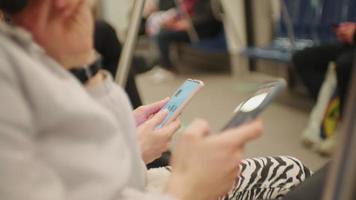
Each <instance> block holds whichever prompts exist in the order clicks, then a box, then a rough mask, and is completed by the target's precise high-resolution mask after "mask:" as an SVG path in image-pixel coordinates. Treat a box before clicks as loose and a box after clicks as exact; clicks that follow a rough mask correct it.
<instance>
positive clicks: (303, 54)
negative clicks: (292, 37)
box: [293, 22, 356, 105]
mask: <svg viewBox="0 0 356 200" xmlns="http://www.w3.org/2000/svg"><path fill="white" fill-rule="evenodd" d="M335 33H336V36H337V38H338V41H339V42H338V43H331V44H330V43H328V44H322V45H320V46H315V47H310V48H306V49H304V50H302V51H299V52H296V53H295V55H294V56H293V63H294V65H295V68H296V71H297V72H298V74H299V75H300V78H301V79H302V81H303V82H304V84H305V85H306V87H307V89H308V91H309V93H310V94H311V96H312V97H313V98H314V99H317V97H318V94H319V90H320V87H321V85H322V83H323V81H324V78H325V74H326V71H327V67H328V64H329V63H330V62H331V61H334V62H335V63H336V72H337V77H338V91H339V95H340V96H341V105H343V102H344V99H345V95H346V91H347V89H346V88H347V86H345V85H347V84H345V83H346V82H345V81H347V80H349V75H350V71H351V68H352V63H353V56H354V52H355V45H356V43H355V42H356V23H354V22H345V23H341V24H340V25H339V26H338V27H337V28H336V29H335Z"/></svg>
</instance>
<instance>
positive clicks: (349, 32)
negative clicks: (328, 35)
mask: <svg viewBox="0 0 356 200" xmlns="http://www.w3.org/2000/svg"><path fill="white" fill-rule="evenodd" d="M355 33H356V23H353V22H344V23H341V24H340V25H339V27H338V28H337V29H336V37H337V38H338V40H339V41H340V42H343V43H346V44H353V43H354V35H355Z"/></svg>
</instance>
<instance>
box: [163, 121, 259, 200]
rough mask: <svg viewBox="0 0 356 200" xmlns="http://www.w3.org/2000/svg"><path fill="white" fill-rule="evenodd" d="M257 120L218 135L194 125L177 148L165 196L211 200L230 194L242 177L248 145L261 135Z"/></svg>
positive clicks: (206, 128)
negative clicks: (241, 171)
mask: <svg viewBox="0 0 356 200" xmlns="http://www.w3.org/2000/svg"><path fill="white" fill-rule="evenodd" d="M262 129H263V128H262V123H261V121H259V120H257V121H255V122H252V123H250V124H247V125H244V126H241V127H239V128H235V129H230V130H227V131H225V132H223V133H221V134H219V135H212V136H208V137H207V135H208V134H209V133H210V129H209V126H208V124H207V123H206V122H205V121H203V120H198V121H195V122H194V123H193V124H192V125H191V126H190V127H189V128H188V129H187V131H186V134H185V135H183V136H182V139H181V141H180V142H179V143H178V144H177V146H176V149H175V151H174V152H173V158H172V163H171V164H172V175H171V179H170V181H169V183H168V185H167V188H166V192H167V193H169V194H171V195H173V196H174V197H176V198H177V199H181V200H211V199H218V198H219V197H221V196H223V195H225V194H227V193H228V192H229V190H231V188H232V187H233V184H234V183H235V180H236V177H237V176H238V175H239V173H240V171H239V168H238V166H239V163H240V160H241V159H242V154H243V150H244V146H245V144H246V143H247V142H248V141H249V140H252V139H255V138H257V137H259V136H260V135H261V132H262Z"/></svg>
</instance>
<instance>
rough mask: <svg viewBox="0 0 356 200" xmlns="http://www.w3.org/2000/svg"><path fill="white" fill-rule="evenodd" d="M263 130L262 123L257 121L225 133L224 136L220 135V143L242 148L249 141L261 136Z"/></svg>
mask: <svg viewBox="0 0 356 200" xmlns="http://www.w3.org/2000/svg"><path fill="white" fill-rule="evenodd" d="M262 130H263V124H262V121H261V120H255V121H253V122H251V123H249V124H246V125H243V126H240V127H238V128H235V129H230V130H228V131H225V132H223V134H221V135H219V140H220V142H222V143H224V144H230V145H232V146H234V147H235V148H241V147H242V146H243V145H245V143H247V142H248V141H251V140H254V139H256V138H258V137H259V136H261V134H262Z"/></svg>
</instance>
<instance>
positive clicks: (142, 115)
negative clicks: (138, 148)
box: [133, 97, 169, 126]
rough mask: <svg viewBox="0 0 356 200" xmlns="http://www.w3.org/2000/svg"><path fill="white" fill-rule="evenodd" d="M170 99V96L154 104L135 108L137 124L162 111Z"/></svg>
mask: <svg viewBox="0 0 356 200" xmlns="http://www.w3.org/2000/svg"><path fill="white" fill-rule="evenodd" d="M168 101H169V97H167V98H165V99H163V100H161V101H158V102H155V103H152V104H148V105H144V106H140V107H138V108H137V109H136V110H134V111H133V115H134V118H135V120H136V126H140V125H141V124H143V123H144V122H146V121H147V120H148V119H150V118H151V117H152V116H153V115H154V114H156V113H157V112H158V111H160V110H161V109H162V108H163V106H164V105H166V103H167V102H168Z"/></svg>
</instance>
